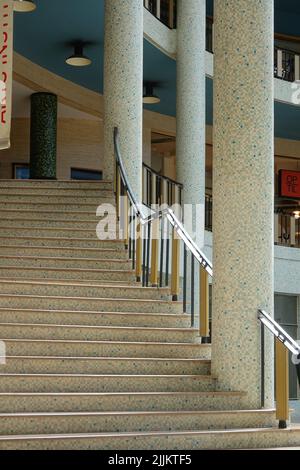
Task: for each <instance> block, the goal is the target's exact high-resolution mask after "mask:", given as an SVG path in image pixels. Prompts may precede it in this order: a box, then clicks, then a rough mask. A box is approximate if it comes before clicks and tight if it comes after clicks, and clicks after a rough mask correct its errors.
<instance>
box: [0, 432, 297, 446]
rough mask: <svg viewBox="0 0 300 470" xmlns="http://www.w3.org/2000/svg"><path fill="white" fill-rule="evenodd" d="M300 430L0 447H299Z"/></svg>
mask: <svg viewBox="0 0 300 470" xmlns="http://www.w3.org/2000/svg"><path fill="white" fill-rule="evenodd" d="M299 442H300V433H299V431H288V432H287V431H286V430H282V431H276V433H275V432H272V431H268V430H266V431H265V432H264V433H262V432H260V433H253V432H251V431H248V432H245V433H241V434H240V433H237V434H231V433H229V432H226V431H224V432H219V433H217V434H212V435H210V434H204V435H197V434H190V435H184V434H182V435H179V436H172V435H168V434H164V435H160V434H158V435H153V436H151V435H150V436H149V435H146V436H133V435H130V436H128V437H122V436H118V435H117V434H114V435H110V436H108V437H92V436H91V437H83V438H81V439H80V438H77V439H76V438H73V439H72V438H69V439H68V438H62V439H55V438H49V439H38V440H37V439H36V440H34V439H26V440H13V439H12V440H5V441H4V440H3V441H0V449H6V450H15V449H16V450H23V449H24V450H29V449H31V450H35V449H36V450H43V449H44V450H72V449H73V450H75V449H76V450H80V449H82V450H86V449H89V450H99V449H102V450H112V451H114V450H116V449H118V450H146V449H147V450H165V449H168V450H187V451H189V450H210V449H211V450H217V449H220V450H221V449H225V450H228V449H264V448H265V449H266V448H274V447H299Z"/></svg>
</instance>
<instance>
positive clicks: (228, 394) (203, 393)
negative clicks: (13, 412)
mask: <svg viewBox="0 0 300 470" xmlns="http://www.w3.org/2000/svg"><path fill="white" fill-rule="evenodd" d="M144 395H146V396H150V397H152V396H206V395H210V396H217V397H223V396H224V397H231V396H233V397H242V396H245V395H247V393H246V392H237V391H230V392H228V391H210V390H208V391H197V392H195V391H192V392H147V391H144V392H0V398H1V397H6V396H17V397H27V396H30V397H31V396H34V397H35V396H43V397H45V396H50V397H52V396H54V397H63V396H71V397H74V396H75V397H77V396H78V397H80V396H99V397H104V396H112V397H120V396H126V397H132V396H144Z"/></svg>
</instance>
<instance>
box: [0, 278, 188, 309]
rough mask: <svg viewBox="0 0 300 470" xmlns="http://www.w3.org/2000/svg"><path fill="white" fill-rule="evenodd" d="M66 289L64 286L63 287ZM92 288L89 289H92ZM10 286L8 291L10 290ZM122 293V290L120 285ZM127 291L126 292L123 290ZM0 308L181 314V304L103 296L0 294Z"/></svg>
mask: <svg viewBox="0 0 300 470" xmlns="http://www.w3.org/2000/svg"><path fill="white" fill-rule="evenodd" d="M66 287H67V285H66ZM80 287H81V286H80V285H78V289H79V288H80ZM92 287H94V286H90V289H92ZM13 289H14V287H13V284H12V288H11V290H13ZM121 289H122V293H123V290H125V289H123V287H122V286H121ZM126 290H128V289H127V288H126ZM0 305H1V307H8V308H13V309H16V310H18V309H42V310H45V309H46V310H47V309H49V308H50V309H53V310H74V311H77V312H80V311H82V310H93V311H98V312H137V313H140V312H144V313H152V312H153V313H182V303H181V302H171V301H165V300H144V299H128V298H127V299H126V298H104V297H98V298H96V297H77V296H74V297H71V296H68V297H63V296H61V295H60V296H53V295H52V296H49V295H33V294H32V295H21V294H12V293H2V294H0Z"/></svg>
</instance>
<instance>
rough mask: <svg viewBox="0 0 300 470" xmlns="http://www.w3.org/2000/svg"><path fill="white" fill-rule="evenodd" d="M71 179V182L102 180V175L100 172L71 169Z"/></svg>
mask: <svg viewBox="0 0 300 470" xmlns="http://www.w3.org/2000/svg"><path fill="white" fill-rule="evenodd" d="M71 179H73V180H102V179H103V175H102V171H96V170H84V169H80V168H71Z"/></svg>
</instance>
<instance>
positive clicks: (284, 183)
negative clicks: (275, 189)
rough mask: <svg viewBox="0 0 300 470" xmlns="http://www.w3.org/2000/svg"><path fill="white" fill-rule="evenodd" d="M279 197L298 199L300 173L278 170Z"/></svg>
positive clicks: (299, 194)
mask: <svg viewBox="0 0 300 470" xmlns="http://www.w3.org/2000/svg"><path fill="white" fill-rule="evenodd" d="M279 195H280V196H283V197H290V198H293V199H300V171H290V170H280V172H279Z"/></svg>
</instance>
